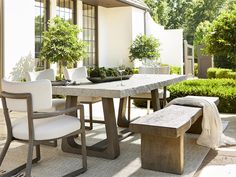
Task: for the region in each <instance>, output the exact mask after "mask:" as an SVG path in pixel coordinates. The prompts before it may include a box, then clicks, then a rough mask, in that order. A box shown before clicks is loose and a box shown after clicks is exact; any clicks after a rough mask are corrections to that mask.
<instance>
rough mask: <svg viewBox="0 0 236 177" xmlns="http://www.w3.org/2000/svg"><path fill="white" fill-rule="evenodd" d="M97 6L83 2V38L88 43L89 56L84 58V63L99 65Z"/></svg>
mask: <svg viewBox="0 0 236 177" xmlns="http://www.w3.org/2000/svg"><path fill="white" fill-rule="evenodd" d="M96 11H97V9H96V7H95V6H92V5H88V4H83V39H84V41H86V42H87V43H88V48H87V52H88V58H87V59H85V60H84V65H86V66H93V65H97V64H98V63H97V57H96V54H97V52H96V51H97V46H96V41H97V39H96V37H97V36H96V28H97V25H96V18H97V17H96V14H97V13H96Z"/></svg>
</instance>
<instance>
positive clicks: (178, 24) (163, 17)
mask: <svg viewBox="0 0 236 177" xmlns="http://www.w3.org/2000/svg"><path fill="white" fill-rule="evenodd" d="M228 1H229V0H145V2H146V3H147V5H148V6H149V8H150V9H151V15H152V17H153V19H154V20H155V21H156V22H158V23H159V24H161V25H163V26H165V28H166V29H178V28H183V29H184V38H185V39H187V40H188V42H189V43H192V42H193V38H194V33H195V30H196V28H197V26H198V25H199V23H201V22H204V21H206V20H208V21H210V22H212V21H213V20H214V19H215V18H216V17H217V16H218V15H219V13H220V11H221V9H222V8H223V7H224V5H225V4H226V3H228ZM231 1H232V0H231ZM233 1H234V0H233Z"/></svg>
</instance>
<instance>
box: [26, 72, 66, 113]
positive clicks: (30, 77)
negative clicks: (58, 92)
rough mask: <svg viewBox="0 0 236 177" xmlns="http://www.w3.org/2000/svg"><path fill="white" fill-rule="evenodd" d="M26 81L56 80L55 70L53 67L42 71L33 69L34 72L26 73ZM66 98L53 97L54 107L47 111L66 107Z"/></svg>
mask: <svg viewBox="0 0 236 177" xmlns="http://www.w3.org/2000/svg"><path fill="white" fill-rule="evenodd" d="M25 77H26V81H27V82H29V81H36V80H41V79H48V80H50V81H55V78H56V76H55V72H54V70H53V69H45V70H42V71H33V72H26V73H25ZM65 102H66V100H65V99H61V98H53V99H52V108H50V109H49V110H45V111H55V110H60V109H64V108H65Z"/></svg>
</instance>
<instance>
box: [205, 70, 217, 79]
mask: <svg viewBox="0 0 236 177" xmlns="http://www.w3.org/2000/svg"><path fill="white" fill-rule="evenodd" d="M217 70H218V68H209V69H208V70H207V78H208V79H213V78H216V71H217Z"/></svg>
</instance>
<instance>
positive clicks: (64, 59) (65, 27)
mask: <svg viewBox="0 0 236 177" xmlns="http://www.w3.org/2000/svg"><path fill="white" fill-rule="evenodd" d="M79 32H81V30H79V29H78V27H77V26H76V25H73V24H70V23H69V22H67V21H65V20H63V19H62V18H60V17H55V18H53V19H51V20H50V21H49V24H48V30H47V31H45V32H44V34H43V45H42V49H41V52H40V59H42V60H46V61H49V62H50V63H58V64H59V77H60V79H62V66H66V65H67V64H73V63H75V62H76V61H79V60H82V59H84V58H85V57H86V56H87V53H86V46H87V44H86V43H85V42H84V41H82V40H80V39H78V37H77V36H78V33H79Z"/></svg>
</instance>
